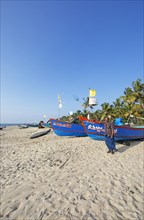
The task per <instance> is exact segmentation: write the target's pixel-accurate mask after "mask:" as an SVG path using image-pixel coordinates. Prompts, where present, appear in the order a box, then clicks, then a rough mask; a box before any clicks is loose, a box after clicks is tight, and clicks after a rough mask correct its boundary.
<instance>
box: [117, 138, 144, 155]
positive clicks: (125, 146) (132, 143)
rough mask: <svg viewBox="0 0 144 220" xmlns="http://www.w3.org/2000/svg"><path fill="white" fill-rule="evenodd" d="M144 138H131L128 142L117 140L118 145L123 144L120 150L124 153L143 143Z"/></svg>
mask: <svg viewBox="0 0 144 220" xmlns="http://www.w3.org/2000/svg"><path fill="white" fill-rule="evenodd" d="M143 141H144V140H131V141H126V142H116V145H123V146H122V147H118V152H119V153H123V152H124V151H126V150H128V149H129V148H131V147H135V146H137V145H138V144H140V143H142V142H143Z"/></svg>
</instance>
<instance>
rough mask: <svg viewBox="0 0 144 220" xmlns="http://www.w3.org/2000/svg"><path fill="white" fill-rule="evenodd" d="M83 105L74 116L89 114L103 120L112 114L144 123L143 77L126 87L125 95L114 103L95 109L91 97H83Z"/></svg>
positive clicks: (64, 117) (92, 117) (136, 122)
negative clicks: (90, 100)
mask: <svg viewBox="0 0 144 220" xmlns="http://www.w3.org/2000/svg"><path fill="white" fill-rule="evenodd" d="M97 105H98V104H96V105H95V106H97ZM82 107H83V111H82V110H77V111H76V112H75V113H73V116H75V117H77V116H82V117H87V115H88V114H89V117H90V119H92V120H93V119H94V120H97V121H103V119H104V118H105V117H107V116H109V115H110V116H111V117H112V118H113V119H115V118H122V119H123V122H124V123H126V122H128V123H131V122H132V123H134V124H140V125H141V124H144V83H142V80H141V79H137V80H136V81H134V82H132V85H131V87H127V88H125V90H124V94H123V96H120V97H119V98H117V99H116V100H115V101H114V102H113V103H112V104H110V103H108V102H104V103H103V104H101V109H98V110H95V111H94V106H90V105H89V97H86V98H83V103H82ZM68 118H69V116H63V117H62V118H61V119H62V120H63V121H66V120H68Z"/></svg>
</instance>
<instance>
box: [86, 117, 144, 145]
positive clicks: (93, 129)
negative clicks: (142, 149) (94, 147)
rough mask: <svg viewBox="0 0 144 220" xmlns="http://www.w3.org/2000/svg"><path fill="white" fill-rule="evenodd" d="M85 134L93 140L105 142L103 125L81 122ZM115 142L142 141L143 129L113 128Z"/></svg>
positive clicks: (143, 137)
mask: <svg viewBox="0 0 144 220" xmlns="http://www.w3.org/2000/svg"><path fill="white" fill-rule="evenodd" d="M83 125H84V129H85V132H86V133H87V135H88V136H89V137H90V138H91V139H93V140H102V141H104V140H105V130H104V124H103V123H93V122H88V121H84V122H83ZM114 139H115V141H130V140H142V139H144V128H142V127H141V128H137V127H130V126H124V125H123V126H114Z"/></svg>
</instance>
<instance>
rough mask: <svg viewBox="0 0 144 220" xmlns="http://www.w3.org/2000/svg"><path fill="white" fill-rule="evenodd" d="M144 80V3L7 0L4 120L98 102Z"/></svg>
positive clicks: (4, 8)
mask: <svg viewBox="0 0 144 220" xmlns="http://www.w3.org/2000/svg"><path fill="white" fill-rule="evenodd" d="M138 78H140V79H142V80H143V1H140V0H132V1H130V0H127V1H123V0H119V1H117V0H115V1H114V0H113V1H94V0H93V1H90V0H88V1H82V0H81V1H68V0H67V1H60V0H59V1H54V0H53V1H34V0H33V1H6V0H5V1H1V122H3V123H8V122H9V123H18V122H20V123H21V122H34V121H35V120H36V121H37V122H39V120H41V119H43V115H44V114H45V115H46V116H47V119H48V118H49V117H58V98H57V97H58V93H59V94H60V96H61V99H62V104H63V108H62V109H61V116H62V115H68V113H69V112H70V111H73V112H75V111H76V110H79V109H80V110H82V106H81V103H80V102H77V101H76V100H75V99H74V97H73V96H78V97H79V99H80V101H81V102H82V98H86V97H87V96H88V90H89V88H91V89H96V91H97V96H96V98H97V102H98V106H96V107H95V110H96V109H100V108H101V104H102V103H104V102H109V103H110V104H112V103H113V101H115V100H116V98H119V97H120V96H121V95H123V92H124V90H125V88H127V87H129V86H131V85H132V82H133V81H135V80H136V79H138Z"/></svg>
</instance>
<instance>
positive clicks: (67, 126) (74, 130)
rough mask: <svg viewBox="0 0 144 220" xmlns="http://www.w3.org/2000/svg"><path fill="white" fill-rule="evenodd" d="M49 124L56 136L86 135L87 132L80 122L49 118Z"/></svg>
mask: <svg viewBox="0 0 144 220" xmlns="http://www.w3.org/2000/svg"><path fill="white" fill-rule="evenodd" d="M50 121H51V126H52V129H53V131H54V133H55V134H56V135H58V136H73V137H86V136H87V134H86V132H85V130H84V127H83V126H82V125H81V124H75V123H68V122H62V121H58V120H54V119H51V120H50Z"/></svg>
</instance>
